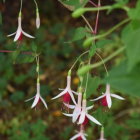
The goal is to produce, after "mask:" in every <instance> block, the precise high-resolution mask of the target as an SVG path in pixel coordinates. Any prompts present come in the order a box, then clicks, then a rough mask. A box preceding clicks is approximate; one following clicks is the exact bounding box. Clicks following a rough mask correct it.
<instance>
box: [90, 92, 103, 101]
mask: <svg viewBox="0 0 140 140" xmlns="http://www.w3.org/2000/svg"><path fill="white" fill-rule="evenodd" d="M105 96H106V95H105V94H103V95H101V96H99V97H98V98H96V99H92V100H90V101H97V100H99V99H102V98H103V97H105Z"/></svg>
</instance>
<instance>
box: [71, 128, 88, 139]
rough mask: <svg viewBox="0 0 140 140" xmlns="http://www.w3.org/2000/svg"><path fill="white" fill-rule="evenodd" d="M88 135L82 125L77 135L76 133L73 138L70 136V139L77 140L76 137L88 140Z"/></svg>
mask: <svg viewBox="0 0 140 140" xmlns="http://www.w3.org/2000/svg"><path fill="white" fill-rule="evenodd" d="M86 136H87V134H86V133H84V129H83V128H82V127H81V128H80V131H79V132H78V133H77V134H76V135H74V136H73V137H72V138H70V140H75V139H77V140H86Z"/></svg>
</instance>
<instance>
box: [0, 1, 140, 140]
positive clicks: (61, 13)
mask: <svg viewBox="0 0 140 140" xmlns="http://www.w3.org/2000/svg"><path fill="white" fill-rule="evenodd" d="M37 2H38V6H39V10H40V17H41V28H40V29H39V30H36V28H35V4H34V2H33V0H30V1H27V0H23V10H22V11H23V19H22V25H23V29H24V31H26V32H27V33H30V34H31V35H33V36H35V37H36V38H35V39H33V40H31V39H28V38H26V37H24V38H23V41H22V44H21V46H20V47H19V48H18V49H17V43H14V42H13V38H12V37H11V38H7V37H6V36H7V34H10V33H12V32H14V31H15V30H16V29H17V15H18V12H19V4H20V1H19V0H14V1H12V0H6V2H5V3H3V2H2V1H1V3H0V11H1V14H2V22H1V24H0V50H12V51H15V50H18V51H16V52H15V53H0V64H1V65H0V140H68V139H69V138H70V137H72V136H73V135H74V134H75V131H74V130H77V129H79V128H78V127H77V126H76V125H74V124H72V123H71V119H70V118H67V117H65V116H63V115H62V113H61V109H62V106H63V105H62V102H61V99H59V100H51V98H52V97H53V96H55V95H56V94H58V93H59V90H58V88H63V87H65V83H66V76H67V71H68V69H69V68H70V66H71V65H72V64H73V62H74V61H75V59H76V58H77V56H79V55H80V54H81V53H82V52H84V51H85V50H86V49H85V48H83V47H82V41H81V40H80V41H76V42H74V43H68V42H69V40H71V39H72V38H73V35H74V34H75V29H76V28H77V27H80V26H85V23H84V21H83V20H82V19H81V18H79V19H73V18H72V17H71V12H70V11H68V10H67V9H66V8H65V7H63V5H62V4H60V3H59V2H58V1H56V0H42V1H41V0H40V1H39V0H38V1H37ZM95 2H97V1H95ZM113 3H114V1H113V0H108V1H103V2H102V4H103V5H107V4H110V5H111V4H113ZM135 3H136V1H135V0H131V1H130V2H129V3H128V5H129V6H130V7H134V6H135ZM95 16H96V15H95V14H94V13H91V14H87V17H88V19H89V22H90V23H91V24H92V26H94V24H95V23H94V22H95ZM124 18H126V14H125V13H124V12H123V11H121V10H116V11H113V12H112V13H111V14H109V15H106V13H105V12H101V15H100V20H99V22H100V23H99V32H100V33H102V32H104V31H105V30H108V29H109V28H111V27H112V26H113V25H115V24H117V23H118V22H119V21H121V20H123V19H124ZM138 23H139V24H138V26H139V25H140V22H138ZM137 28H138V27H137ZM118 32H120V30H118V31H117V32H115V33H113V34H111V36H110V37H109V39H108V40H107V41H100V42H99V44H98V45H99V48H98V51H99V53H100V55H101V56H102V57H103V58H105V57H106V56H108V55H109V54H111V53H112V52H113V51H114V48H117V47H118V44H119V43H120V36H119V35H118ZM132 47H133V46H132ZM19 50H20V51H29V52H35V51H37V52H41V55H40V78H41V94H42V96H43V97H44V99H45V101H46V102H47V104H48V107H49V110H46V109H45V108H44V106H43V105H42V104H39V106H38V108H37V109H36V110H34V109H33V110H32V109H30V106H31V104H32V101H31V102H28V103H25V102H24V101H25V100H26V99H28V98H30V97H32V96H34V95H35V93H36V63H35V61H34V58H33V57H32V56H31V55H26V54H21V53H19ZM122 60H125V56H124V55H119V57H117V58H115V59H113V60H112V61H109V62H108V63H107V64H106V65H107V67H108V69H109V70H110V69H112V67H114V65H119V64H120V62H121V61H122ZM98 61H100V59H99V58H98V57H97V56H94V57H93V63H94V62H98ZM125 65H126V64H122V66H119V70H118V71H115V70H114V71H113V70H111V73H112V76H114V77H118V76H120V77H121V78H122V76H121V74H123V73H125V71H124V68H123V67H125ZM76 70H77V69H75V70H74V71H73V79H72V88H73V89H74V90H77V86H78V81H79V79H78V77H77V76H76ZM117 72H118V73H117ZM119 72H120V73H119ZM139 72H140V71H139V69H138V68H137V71H135V70H134V72H133V74H134V75H135V76H136V77H137V75H140V73H139ZM115 74H116V75H115ZM104 75H105V72H104V69H103V67H102V66H101V67H100V68H98V69H95V70H93V71H92V72H91V77H90V82H89V83H90V84H89V86H88V90H89V91H88V92H89V93H90V95H89V98H90V99H92V98H95V97H94V95H95V96H96V97H97V96H98V95H99V94H101V91H104V90H105V89H104V86H103V85H102V84H101V83H102V82H101V78H102V77H104ZM99 77H100V78H99ZM129 77H131V74H130V75H129ZM121 78H120V79H119V78H118V83H119V82H120V81H121ZM136 79H137V81H136ZM136 79H134V82H132V83H131V82H130V83H129V84H128V85H127V82H128V81H129V79H127V78H126V79H125V78H124V77H123V78H122V80H124V82H125V83H126V85H125V87H127V88H128V90H129V86H130V87H131V86H132V87H133V86H136V84H137V87H139V86H140V83H139V81H140V80H139V78H138V77H137V78H136ZM115 82H116V81H115ZM120 84H121V83H120ZM133 84H134V85H133ZM99 85H100V86H99ZM98 86H99V87H98ZM127 88H125V89H127ZM138 89H140V88H138ZM121 91H122V92H121V93H122V94H121V95H122V96H124V97H125V98H126V100H125V101H123V102H122V101H118V100H113V107H112V110H111V111H109V110H108V109H107V108H102V107H99V104H97V103H96V104H95V109H94V110H93V114H94V116H95V117H96V118H98V120H100V121H101V122H103V123H104V126H105V137H106V139H107V140H132V139H133V140H140V98H139V97H138V96H133V95H132V96H131V93H132V92H129V91H130V90H129V91H128V94H125V93H127V90H123V87H122V90H121ZM132 91H134V90H132ZM113 92H118V93H120V92H119V91H118V90H117V88H113ZM139 92H140V91H137V93H138V94H139ZM134 94H136V93H134ZM139 96H140V95H139ZM97 108H98V109H97ZM96 109H97V110H96ZM86 132H87V134H88V138H87V139H89V140H96V139H98V138H99V135H100V128H99V127H97V126H95V125H94V124H92V123H90V124H89V125H88V127H87V128H86Z"/></svg>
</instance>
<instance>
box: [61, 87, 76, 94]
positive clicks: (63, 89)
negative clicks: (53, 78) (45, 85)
mask: <svg viewBox="0 0 140 140" xmlns="http://www.w3.org/2000/svg"><path fill="white" fill-rule="evenodd" d="M59 90H64V89H63V88H59ZM71 91H72V93H74V94H75V95H78V93H77V92H75V91H73V90H71Z"/></svg>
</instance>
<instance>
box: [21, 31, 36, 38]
mask: <svg viewBox="0 0 140 140" xmlns="http://www.w3.org/2000/svg"><path fill="white" fill-rule="evenodd" d="M22 33H23V34H24V35H25V36H27V37H29V38H35V37H34V36H31V35H29V34H27V33H26V32H24V31H22Z"/></svg>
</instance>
